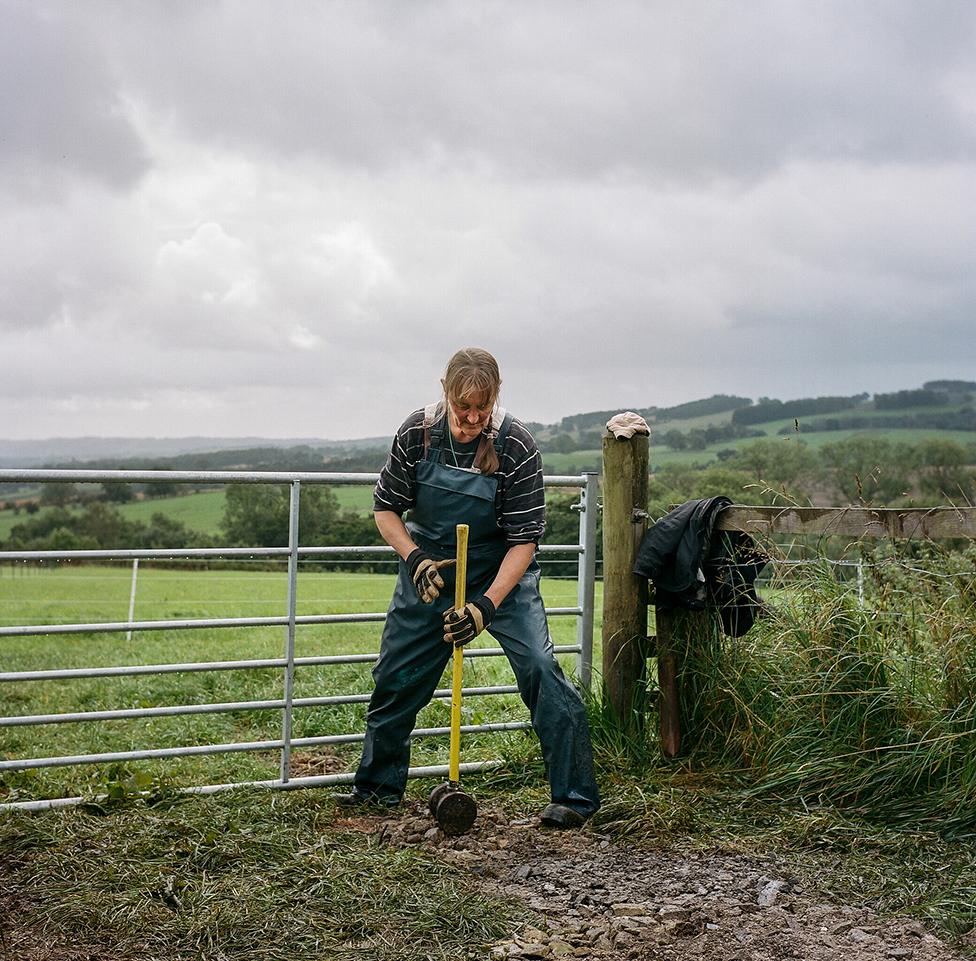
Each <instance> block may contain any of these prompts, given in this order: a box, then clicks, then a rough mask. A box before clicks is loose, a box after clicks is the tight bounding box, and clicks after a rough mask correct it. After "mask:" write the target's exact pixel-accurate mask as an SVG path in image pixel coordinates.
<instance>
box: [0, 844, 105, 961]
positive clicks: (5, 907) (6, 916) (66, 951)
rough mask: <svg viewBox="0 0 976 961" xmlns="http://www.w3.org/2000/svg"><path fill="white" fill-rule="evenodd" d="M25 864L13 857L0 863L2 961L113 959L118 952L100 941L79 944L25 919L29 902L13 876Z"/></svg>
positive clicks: (100, 960) (103, 960) (0, 944)
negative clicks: (109, 948)
mask: <svg viewBox="0 0 976 961" xmlns="http://www.w3.org/2000/svg"><path fill="white" fill-rule="evenodd" d="M23 867H24V865H23V864H22V863H19V862H14V861H13V860H7V861H5V862H4V863H3V864H0V959H3V961H113V959H116V958H118V955H117V954H115V953H112V952H110V951H107V950H106V949H105V948H103V947H102V946H100V945H93V944H80V943H79V942H78V939H77V938H75V939H73V940H72V941H71V942H68V941H65V940H64V939H62V938H60V937H58V936H53V937H52V936H49V935H48V934H47V933H43V932H41V931H39V930H38V929H36V928H35V927H33V926H31V925H30V924H28V923H27V922H26V920H25V919H26V918H27V917H28V912H27V910H26V908H27V905H28V904H29V899H28V898H27V896H26V894H25V892H23V891H22V890H21V888H20V886H19V885H18V883H17V881H16V880H15V871H16V870H18V869H22V868H23Z"/></svg>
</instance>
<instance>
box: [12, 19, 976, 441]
mask: <svg viewBox="0 0 976 961" xmlns="http://www.w3.org/2000/svg"><path fill="white" fill-rule="evenodd" d="M0 16H2V25H0V64H2V65H3V68H2V76H3V82H2V84H0V224H2V230H0V345H2V356H3V359H4V363H3V367H2V370H3V376H2V377H0V437H7V438H31V437H34V438H43V437H51V436H68V437H70V436H80V435H139V436H146V435H156V436H183V435H190V434H195V435H200V434H203V435H224V436H226V435H231V436H235V435H245V434H247V435H263V436H267V437H296V436H314V437H325V438H335V439H339V438H346V437H363V436H372V435H381V434H389V433H391V432H392V430H393V429H394V427H395V426H396V424H397V423H399V421H400V420H401V419H402V418H403V416H404V415H405V414H406V413H407V412H408V411H409V410H411V409H413V408H414V407H417V406H419V405H420V404H422V403H424V402H426V401H428V400H431V399H433V398H434V396H435V392H436V388H437V380H438V377H439V376H440V374H441V371H442V369H443V366H444V363H445V362H446V359H447V357H448V356H449V355H450V353H451V352H452V351H453V350H454V349H455V348H456V347H458V346H463V345H468V344H480V345H483V346H486V347H488V348H489V349H491V350H492V351H493V352H494V353H495V354H496V356H497V357H498V358H499V361H500V363H501V365H502V374H503V377H504V380H505V384H504V387H503V401H504V402H505V403H506V405H507V406H508V407H510V408H512V409H513V410H514V411H515V412H516V413H517V414H519V415H520V416H521V417H522V418H523V419H527V420H537V421H544V422H548V421H552V420H556V419H558V418H559V417H561V416H563V415H565V414H570V413H575V412H579V411H584V410H593V409H608V408H626V407H630V406H649V405H669V404H673V403H678V402H681V401H686V400H692V399H695V398H699V397H704V396H708V395H710V394H712V393H718V392H726V393H737V394H743V395H745V396H748V397H753V398H757V397H759V396H760V395H769V396H774V397H781V398H784V399H785V398H790V397H799V396H808V395H813V394H824V393H845V394H850V393H856V392H858V391H861V390H867V391H871V392H875V391H884V390H890V389H898V388H905V387H913V386H918V385H920V384H921V383H922V382H923V381H925V380H928V379H933V378H938V377H961V378H966V379H973V378H974V377H976V270H974V259H976V253H974V252H976V4H973V3H971V2H969V0H959V2H941V0H926V2H924V3H922V2H898V0H873V2H869V0H861V2H859V0H838V2H829V0H822V2H820V0H799V2H789V0H772V2H768V3H763V2H760V0H742V2H734V0H725V2H720V0H715V2H704V0H698V2H695V0H690V2H689V0H670V2H646V0H645V2H633V3H630V2H615V0H609V2H601V3H585V2H572V0H562V2H531V0H513V2H511V3H506V2H484V3H479V2H475V0H464V2H455V3H452V2H438V0H411V2H405V0H388V2H373V3H369V2H362V0H355V2H341V0H334V2H314V3H312V2H307V3H303V2H288V3H285V4H279V3H272V2H269V0H262V2H257V0H254V2H248V0H234V2H230V0H228V2H224V3H221V2H206V0H192V2H191V0H185V2H179V0H168V2H164V0H158V2H150V0H146V2H136V0H133V2H126V3H118V2H106V3H100V2H96V0H65V2H62V3H46V2H40V0H31V2H28V0H0Z"/></svg>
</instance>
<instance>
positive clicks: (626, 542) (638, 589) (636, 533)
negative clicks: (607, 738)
mask: <svg viewBox="0 0 976 961" xmlns="http://www.w3.org/2000/svg"><path fill="white" fill-rule="evenodd" d="M647 462H648V438H647V435H645V434H635V435H634V436H633V437H630V438H627V439H621V440H617V439H616V438H615V437H613V436H612V435H610V434H607V436H605V437H604V438H603V685H604V694H605V697H606V700H607V703H608V704H609V706H610V708H611V709H612V710H613V712H614V714H615V715H616V716H617V718H618V719H619V721H620V723H621V725H622V726H623V727H625V728H630V729H638V728H640V727H641V726H642V725H643V721H644V708H645V704H644V700H645V675H646V672H647V660H646V658H645V642H646V638H647V581H646V580H645V579H644V578H642V577H638V576H637V575H635V574H634V573H632V571H633V567H634V559H635V557H636V555H637V547H638V545H639V544H640V541H641V538H642V537H643V536H644V531H645V530H646V528H647Z"/></svg>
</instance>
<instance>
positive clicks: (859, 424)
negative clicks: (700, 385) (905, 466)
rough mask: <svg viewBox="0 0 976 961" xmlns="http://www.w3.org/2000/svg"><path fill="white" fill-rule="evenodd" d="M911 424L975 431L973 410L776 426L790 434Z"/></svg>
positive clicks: (850, 416) (918, 426)
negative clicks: (797, 431)
mask: <svg viewBox="0 0 976 961" xmlns="http://www.w3.org/2000/svg"><path fill="white" fill-rule="evenodd" d="M904 427H915V428H924V429H927V430H972V431H976V410H973V408H971V407H969V408H965V407H964V408H962V409H960V410H949V411H941V412H939V413H933V414H887V415H881V416H875V417H866V416H864V415H858V414H851V415H848V416H844V417H824V418H817V419H814V420H803V421H800V423H799V425H789V424H787V425H786V426H785V427H781V428H780V429H779V433H780V434H792V433H794V432H795V431H796V430H797V428H799V431H800V433H816V432H820V431H832V430H872V429H873V430H886V429H891V428H904Z"/></svg>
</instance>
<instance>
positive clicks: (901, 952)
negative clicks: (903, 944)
mask: <svg viewBox="0 0 976 961" xmlns="http://www.w3.org/2000/svg"><path fill="white" fill-rule="evenodd" d="M914 953H915V952H914V951H913V950H912V949H911V948H888V950H887V951H885V957H886V958H910V957H911V956H912V955H913V954H914Z"/></svg>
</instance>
